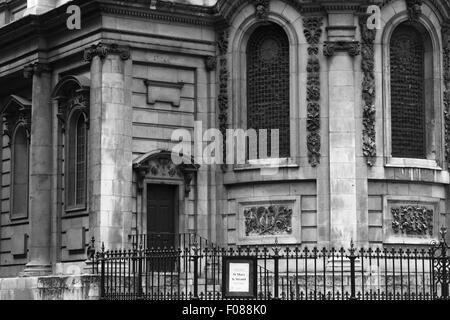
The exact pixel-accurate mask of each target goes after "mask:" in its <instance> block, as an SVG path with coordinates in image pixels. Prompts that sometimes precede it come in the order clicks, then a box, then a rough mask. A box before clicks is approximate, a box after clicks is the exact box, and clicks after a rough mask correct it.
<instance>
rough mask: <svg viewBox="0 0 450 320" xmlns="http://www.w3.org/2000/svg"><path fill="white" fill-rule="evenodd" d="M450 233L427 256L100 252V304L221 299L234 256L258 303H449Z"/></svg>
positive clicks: (290, 250)
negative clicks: (253, 268) (252, 281)
mask: <svg viewBox="0 0 450 320" xmlns="http://www.w3.org/2000/svg"><path fill="white" fill-rule="evenodd" d="M445 232H446V230H445V229H444V228H443V229H442V231H441V241H440V242H437V243H433V244H431V245H430V246H427V247H422V248H381V247H378V248H367V249H366V248H358V249H357V248H355V247H354V245H353V243H352V244H351V245H350V248H348V249H344V248H339V249H335V248H322V249H318V248H312V249H310V248H307V247H298V246H284V247H281V246H280V245H278V244H277V243H275V245H274V246H271V247H259V246H254V247H245V248H244V247H236V248H228V249H224V248H219V247H217V246H210V247H208V246H207V247H204V248H202V249H200V247H199V246H198V244H196V243H193V245H192V246H191V247H178V248H170V249H169V248H163V249H161V248H157V249H149V248H145V249H144V248H143V247H141V248H137V249H136V248H134V249H132V250H117V251H105V250H104V248H103V249H102V251H101V252H98V253H97V254H96V255H95V257H96V258H95V259H96V263H95V265H96V271H97V272H98V273H99V274H100V275H101V298H102V299H113V300H128V299H130V300H136V299H148V300H187V299H205V300H220V299H223V296H222V285H221V284H222V263H223V260H224V257H230V256H240V257H255V258H256V261H257V264H258V267H257V296H256V297H255V299H258V300H259V299H260V300H266V299H283V300H356V299H359V300H435V299H448V298H449V292H448V284H449V275H450V269H449V268H450V261H449V255H448V245H447V243H446V242H445Z"/></svg>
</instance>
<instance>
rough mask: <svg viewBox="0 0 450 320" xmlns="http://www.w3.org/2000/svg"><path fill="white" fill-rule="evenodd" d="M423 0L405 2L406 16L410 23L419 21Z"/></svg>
mask: <svg viewBox="0 0 450 320" xmlns="http://www.w3.org/2000/svg"><path fill="white" fill-rule="evenodd" d="M422 4H423V0H406V6H407V7H408V16H409V19H410V20H412V21H416V20H417V19H419V16H420V15H421V14H422Z"/></svg>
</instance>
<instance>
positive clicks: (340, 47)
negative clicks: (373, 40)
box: [323, 41, 361, 57]
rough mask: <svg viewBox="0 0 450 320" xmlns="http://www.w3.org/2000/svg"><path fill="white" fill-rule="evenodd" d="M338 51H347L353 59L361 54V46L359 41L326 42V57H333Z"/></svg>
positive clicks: (324, 49)
mask: <svg viewBox="0 0 450 320" xmlns="http://www.w3.org/2000/svg"><path fill="white" fill-rule="evenodd" d="M336 51H346V52H348V54H349V55H350V56H352V57H355V56H357V55H359V54H360V52H361V46H360V44H359V42H358V41H326V42H325V43H324V45H323V54H324V56H325V57H332V56H333V55H334V53H335V52H336Z"/></svg>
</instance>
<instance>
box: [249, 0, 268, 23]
mask: <svg viewBox="0 0 450 320" xmlns="http://www.w3.org/2000/svg"><path fill="white" fill-rule="evenodd" d="M269 3H270V0H253V4H254V5H255V14H256V17H257V18H258V19H267V15H268V14H269Z"/></svg>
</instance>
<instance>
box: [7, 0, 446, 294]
mask: <svg viewBox="0 0 450 320" xmlns="http://www.w3.org/2000/svg"><path fill="white" fill-rule="evenodd" d="M69 4H74V5H79V6H80V8H81V29H80V30H68V28H67V26H66V20H67V18H68V17H69V14H67V12H66V10H67V6H68V5H69ZM368 5H378V6H379V8H380V20H379V25H378V26H377V28H375V29H372V28H369V27H368V26H369V24H368V22H367V20H368V15H367V14H366V9H367V6H368ZM369 19H370V18H369ZM375 22H376V23H378V21H376V20H375ZM449 27H450V3H449V2H448V1H445V0H406V1H405V0H385V1H383V0H379V1H377V0H372V1H362V0H361V1H359V0H352V1H325V0H323V1H322V0H315V1H314V0H238V1H229V0H218V1H217V3H216V1H206V0H204V1H201V0H197V1H194V0H183V1H181V0H180V1H159V0H157V1H154V0H151V1H150V0H145V1H144V0H139V1H126V2H125V1H116V0H105V1H96V0H93V1H76V0H75V1H70V2H69V1H56V0H54V1H52V0H48V1H43V0H35V1H28V2H27V1H20V0H5V1H1V2H0V48H1V50H0V103H1V110H2V116H3V117H2V122H3V124H2V128H3V139H2V148H1V158H2V166H1V169H2V193H1V196H2V199H1V220H0V221H1V224H0V277H2V278H15V277H21V276H28V277H34V276H45V275H60V274H70V273H72V271H73V270H72V269H73V268H76V267H78V268H79V269H83V268H84V267H85V261H86V259H87V255H86V250H87V248H88V247H89V245H90V241H91V239H92V238H94V239H95V240H96V242H95V247H96V249H99V247H100V245H101V243H104V245H105V247H106V248H108V249H116V248H127V247H129V246H131V245H132V243H131V242H132V239H133V237H134V239H135V238H136V236H138V235H142V234H147V235H148V236H150V235H152V234H173V235H178V234H195V235H198V236H199V237H202V238H203V239H207V240H208V241H210V242H213V243H215V244H217V245H221V246H234V245H258V244H272V243H274V242H275V240H277V241H278V242H279V243H280V244H301V245H308V246H317V247H322V246H348V245H349V243H350V241H351V240H353V241H354V242H355V243H356V244H357V245H358V246H365V247H368V246H392V245H415V246H420V245H425V244H428V243H430V241H431V240H433V239H437V238H438V231H439V230H438V229H439V227H440V226H442V225H447V224H448V217H447V216H446V212H447V211H448V209H447V207H448V205H449V200H450V199H449V197H450V196H449V183H450V181H449V170H448V167H449V163H450V162H449V161H450V149H449V148H450V147H449V142H450V140H449V137H450V131H449V130H450V122H449V121H450V116H449V114H448V112H449V108H450V100H449V97H450V47H449V45H450V42H449V41H450V28H449ZM198 121H201V122H202V125H203V129H204V130H205V129H208V128H218V129H219V130H220V131H221V132H222V133H225V132H226V130H227V129H249V128H254V129H265V128H268V129H279V136H280V152H279V157H278V158H277V159H275V160H274V161H276V164H277V166H278V172H277V174H273V175H264V174H261V170H263V169H264V166H263V165H260V164H258V163H256V164H255V163H252V162H251V161H248V162H246V163H245V164H240V165H230V164H229V165H220V164H212V165H205V164H197V163H195V161H193V160H192V159H191V158H188V157H186V159H185V160H186V161H184V162H183V164H181V165H176V164H174V163H173V161H172V159H171V156H170V155H171V154H170V152H171V150H172V148H173V147H174V146H175V145H176V144H177V142H175V141H173V140H172V138H171V137H172V133H173V131H174V130H176V129H180V128H181V129H186V130H188V131H189V132H192V134H194V127H195V123H196V122H198ZM205 145H206V143H205V144H204V146H205ZM204 146H203V147H204ZM227 152H230V150H226V147H224V154H226V153H227ZM174 239H175V238H170V237H169V238H168V240H167V241H166V242H164V244H166V245H176V243H175V240H174ZM1 289H2V288H1V286H0V290H1Z"/></svg>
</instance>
